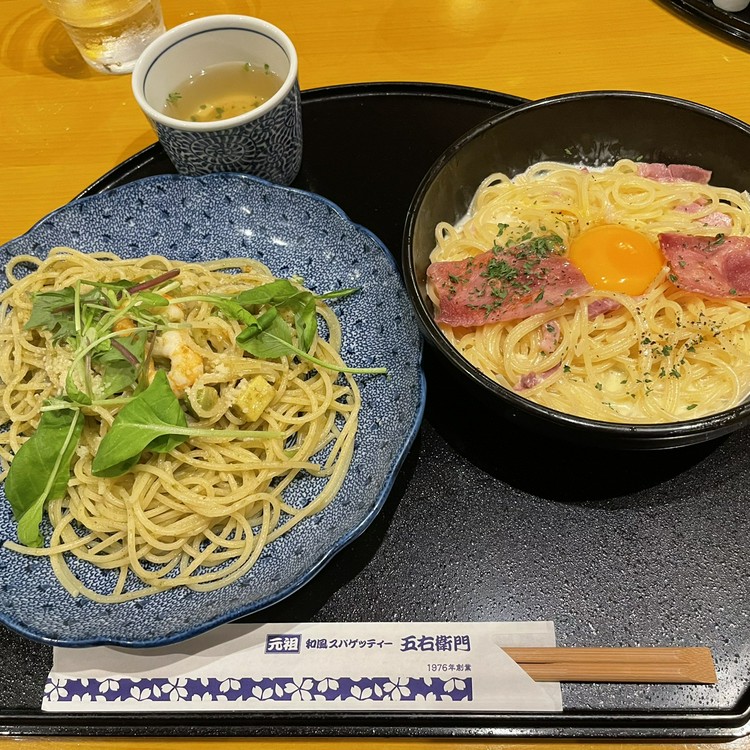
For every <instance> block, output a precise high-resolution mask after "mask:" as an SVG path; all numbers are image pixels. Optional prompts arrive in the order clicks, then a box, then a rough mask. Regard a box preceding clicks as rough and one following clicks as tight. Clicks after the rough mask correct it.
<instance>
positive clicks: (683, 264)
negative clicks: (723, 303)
mask: <svg viewBox="0 0 750 750" xmlns="http://www.w3.org/2000/svg"><path fill="white" fill-rule="evenodd" d="M659 244H660V246H661V249H662V252H663V253H664V255H665V257H666V259H667V261H668V262H669V266H670V268H671V269H672V273H671V274H670V279H671V280H672V281H673V282H674V284H675V286H678V287H680V289H686V290H688V291H690V292H697V293H698V294H705V295H706V296H707V297H724V298H732V297H746V296H748V295H750V237H725V236H724V235H722V234H717V235H714V236H712V237H704V236H694V235H687V234H671V233H670V234H660V235H659Z"/></svg>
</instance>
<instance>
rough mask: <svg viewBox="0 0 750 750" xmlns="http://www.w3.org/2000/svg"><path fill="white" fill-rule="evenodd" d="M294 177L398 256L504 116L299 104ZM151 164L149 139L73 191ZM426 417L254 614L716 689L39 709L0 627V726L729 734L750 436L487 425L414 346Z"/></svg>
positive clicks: (38, 667)
mask: <svg viewBox="0 0 750 750" xmlns="http://www.w3.org/2000/svg"><path fill="white" fill-rule="evenodd" d="M303 101H304V107H303V111H304V129H305V156H304V164H303V168H302V172H301V174H300V176H299V179H298V180H297V182H296V183H295V184H296V185H297V186H298V187H301V188H305V189H309V190H313V191H315V192H318V193H321V194H322V195H325V196H327V197H328V198H330V199H331V200H333V201H335V202H337V203H338V204H339V205H340V206H341V207H342V208H343V209H344V210H345V211H346V212H347V213H348V214H349V216H350V217H351V218H352V219H354V220H355V221H357V222H361V223H362V224H364V225H365V226H367V227H369V228H370V229H372V230H373V231H374V232H375V233H376V234H378V235H379V236H380V237H381V239H382V240H383V241H384V242H385V243H386V244H387V245H388V247H389V248H390V249H391V251H392V252H393V253H394V255H396V256H397V257H398V256H400V246H401V233H402V227H403V219H404V217H405V214H406V210H407V207H408V205H409V202H410V199H411V196H412V194H413V192H414V191H415V189H416V187H417V185H418V183H419V181H420V179H421V177H422V175H423V174H424V173H425V172H426V171H427V169H428V168H429V166H430V165H431V163H432V162H433V160H434V159H435V158H436V157H437V156H438V155H439V154H440V153H441V151H442V150H443V149H444V148H445V147H446V146H448V145H449V144H450V143H451V142H452V141H453V140H454V139H455V138H457V137H458V136H459V135H460V134H462V133H463V132H464V131H465V130H467V129H468V128H470V127H471V126H473V125H474V124H476V123H478V122H480V121H482V120H483V119H485V118H486V117H488V116H491V115H493V114H495V113H497V112H499V111H502V110H505V109H507V108H509V107H511V106H513V105H515V104H517V103H519V102H520V100H519V99H516V98H514V97H510V96H505V95H503V94H497V93H493V92H487V91H478V90H474V89H466V88H456V87H449V86H440V85H425V84H365V85H352V86H342V87H334V88H329V89H321V90H315V91H308V92H305V93H304V94H303ZM169 171H172V168H171V165H170V164H169V162H168V161H167V159H166V157H165V156H164V153H163V152H162V150H161V148H160V147H159V146H158V145H154V146H151V147H149V148H147V149H145V150H144V151H142V152H141V153H139V154H137V155H136V156H134V157H133V158H131V159H129V160H128V161H126V162H124V163H123V164H122V165H120V166H119V167H117V168H116V169H115V170H113V171H112V172H110V173H109V174H107V175H105V176H104V177H103V178H102V179H101V180H99V181H98V182H97V183H95V184H94V185H92V186H91V187H90V188H89V189H88V190H86V191H85V194H90V193H94V192H97V191H101V190H105V189H108V188H111V187H114V186H116V185H121V184H124V183H126V182H128V181H130V180H133V179H136V178H139V177H145V176H148V175H153V174H159V173H163V172H169ZM425 369H426V371H427V378H428V403H427V416H426V420H425V422H424V425H423V427H422V429H421V430H420V433H419V436H418V439H417V441H416V443H415V446H414V448H413V450H412V451H411V454H410V456H409V457H408V459H407V461H406V463H405V466H404V468H403V470H402V472H401V473H400V475H399V478H398V480H397V483H396V486H395V487H394V489H393V491H392V493H391V495H390V497H389V499H388V501H387V503H386V505H385V508H384V510H383V512H382V513H381V515H380V516H379V517H378V518H377V519H376V520H375V522H374V523H373V525H372V526H371V527H370V528H369V529H368V530H367V531H366V532H365V534H364V535H363V536H362V537H360V538H359V539H358V540H357V541H356V542H354V544H352V545H351V546H350V547H348V548H347V549H345V550H343V551H342V552H341V553H340V554H339V555H338V556H337V557H336V558H335V559H334V560H333V561H332V562H331V563H330V564H329V565H328V566H327V567H326V568H325V570H324V571H323V572H322V573H321V574H319V575H318V576H317V577H316V578H315V579H314V580H313V581H312V582H311V583H310V584H308V585H307V586H305V587H304V588H303V589H302V590H301V591H299V592H298V593H296V594H295V595H293V596H291V597H289V598H288V599H287V600H285V601H283V602H281V603H279V604H277V605H275V606H274V607H272V608H269V609H267V610H264V611H263V612H261V613H259V614H258V615H257V616H256V617H254V618H253V619H254V620H255V621H266V622H284V621H368V620H370V621H372V620H375V621H380V620H384V621H394V620H395V621H407V620H417V621H419V620H455V621H467V620H469V621H471V620H547V619H549V620H553V621H554V622H555V624H556V628H557V638H558V644H559V645H563V646H620V645H623V646H628V645H641V646H691V645H702V646H709V647H710V648H712V649H713V653H714V657H715V660H716V666H717V672H718V678H719V682H718V684H717V685H716V686H685V685H624V684H617V685H601V684H600V685H574V684H566V685H564V686H563V702H564V707H565V710H564V712H563V713H562V714H499V713H488V714H471V715H466V714H463V713H451V712H449V711H446V712H445V713H441V714H439V715H435V714H422V713H418V712H417V713H409V714H403V713H393V714H387V713H367V714H362V713H345V712H342V713H336V714H333V713H325V712H314V711H313V712H309V713H293V714H292V713H257V712H253V713H241V712H233V713H210V714H209V713H203V712H201V713H180V714H158V713H147V714H139V715H134V714H125V713H123V714H104V715H96V714H90V715H85V714H83V715H81V714H78V715H73V714H57V713H56V714H42V713H41V711H40V702H41V698H42V691H43V687H44V682H45V678H46V675H47V672H48V670H49V667H50V664H51V649H50V648H49V647H47V646H43V645H40V644H38V643H34V642H31V641H28V640H25V639H24V638H22V637H20V636H17V635H15V634H14V633H12V632H10V631H8V630H5V629H0V657H1V658H2V661H3V663H4V669H3V670H2V676H0V707H2V709H0V711H1V718H0V732H3V733H11V734H40V735H77V736H80V735H95V736H103V735H130V736H133V735H140V736H183V735H190V736H228V735H232V736H329V735H340V736H346V735H349V736H352V735H358V736H368V737H371V736H452V737H610V738H613V737H619V738H626V737H627V738H648V737H653V738H679V739H681V740H685V739H689V738H708V737H734V736H740V735H743V734H745V733H746V732H747V731H748V728H749V727H750V688H749V687H748V685H749V684H750V664H748V659H747V654H748V653H750V596H749V594H750V584H749V583H748V581H749V580H750V578H749V577H748V573H750V545H748V538H750V534H749V533H748V531H749V527H750V460H749V459H748V455H750V431H749V430H744V431H741V432H737V433H735V434H733V435H731V436H730V437H728V438H726V439H722V440H720V441H716V442H714V443H711V444H704V445H700V446H697V447H691V448H687V449H680V450H677V451H670V452H661V453H658V454H654V455H648V454H642V453H639V454H637V455H634V454H614V453H602V452H597V451H593V450H591V449H585V450H584V449H578V448H575V447H569V446H565V445H561V444H550V443H547V442H542V441H541V440H540V439H539V438H537V437H536V436H534V435H525V434H521V433H519V432H518V430H516V429H513V428H510V427H509V426H508V425H506V424H502V423H493V424H489V425H488V424H487V423H486V421H485V420H484V418H483V415H482V414H473V413H472V409H471V404H467V403H464V401H463V400H462V398H461V394H460V393H457V392H455V391H453V390H451V385H450V381H449V380H448V379H446V377H445V372H444V369H443V367H442V365H441V363H440V362H438V361H435V360H434V358H433V355H432V354H431V353H430V352H429V351H428V352H426V358H425Z"/></svg>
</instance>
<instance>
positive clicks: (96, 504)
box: [0, 248, 360, 602]
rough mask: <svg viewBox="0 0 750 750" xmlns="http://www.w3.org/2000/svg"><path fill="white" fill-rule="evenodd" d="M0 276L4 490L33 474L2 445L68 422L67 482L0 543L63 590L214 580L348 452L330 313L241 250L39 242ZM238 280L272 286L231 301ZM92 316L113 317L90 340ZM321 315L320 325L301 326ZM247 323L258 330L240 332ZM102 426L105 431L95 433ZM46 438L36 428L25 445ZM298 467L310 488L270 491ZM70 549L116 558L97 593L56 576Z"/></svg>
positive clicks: (353, 424) (124, 594)
mask: <svg viewBox="0 0 750 750" xmlns="http://www.w3.org/2000/svg"><path fill="white" fill-rule="evenodd" d="M29 270H30V271H31V272H29ZM7 275H8V280H9V283H10V288H9V289H8V290H7V291H6V292H5V293H4V294H3V295H2V297H1V298H0V380H1V381H2V383H1V385H0V408H1V410H2V418H3V421H5V422H6V424H7V427H8V429H7V431H5V432H3V433H2V437H0V456H1V457H2V461H3V464H4V468H5V471H4V473H3V477H5V478H6V494H7V495H8V496H9V497H10V496H11V494H12V492H11V491H13V492H14V493H15V494H16V495H21V496H22V495H23V492H24V491H26V490H25V489H24V488H26V487H27V486H28V484H29V482H27V480H28V479H33V477H22V476H19V477H18V478H17V480H16V482H15V484H13V482H12V481H11V480H12V477H8V476H7V474H8V467H9V466H10V471H11V473H12V472H13V471H14V470H15V469H16V467H15V466H14V457H18V458H19V467H20V466H21V463H22V462H21V460H20V456H19V451H20V450H23V447H24V446H25V444H26V443H27V441H30V440H31V439H32V437H33V435H34V434H35V431H43V430H42V429H41V428H40V423H42V420H43V418H44V415H45V414H46V415H48V416H49V419H50V420H51V422H50V424H51V425H52V427H54V426H55V425H54V422H53V421H52V420H54V419H55V418H58V419H59V418H60V415H61V414H68V415H69V419H68V422H69V423H70V427H69V428H68V427H67V424H68V422H65V426H64V427H63V432H64V431H65V430H68V432H67V433H66V434H67V435H68V437H69V436H70V435H74V434H75V430H76V429H77V423H76V422H75V420H76V419H79V418H80V419H81V424H82V426H81V428H80V439H78V441H77V443H75V441H73V442H74V443H75V444H74V450H73V452H72V456H71V460H70V465H71V470H70V478H69V481H68V483H67V487H66V488H65V490H64V492H62V493H61V494H60V493H57V494H58V496H54V495H55V491H54V487H53V488H52V491H51V492H50V493H49V494H50V497H49V501H48V503H47V506H48V507H47V513H48V516H49V522H50V524H51V527H52V531H51V536H50V537H49V539H48V541H47V545H46V546H45V547H33V546H24V545H21V544H16V543H12V542H9V543H6V546H7V547H10V548H11V549H13V550H16V551H19V552H23V553H25V554H37V555H46V556H49V558H50V560H51V564H52V568H53V570H54V572H55V574H56V575H57V577H58V578H59V579H60V581H61V582H62V583H63V585H64V586H65V587H66V588H67V589H68V590H69V591H70V592H71V594H73V595H78V594H83V595H85V596H88V597H90V598H92V599H94V600H96V601H106V602H113V601H124V600H128V599H133V598H137V597H142V596H145V595H148V594H152V593H155V592H158V591H162V590H165V589H168V588H173V587H176V586H187V587H190V588H192V589H197V590H210V589H215V588H218V587H222V586H226V585H228V584H229V583H231V582H233V581H236V580H237V579H238V578H240V577H241V576H242V575H243V574H245V573H246V572H247V571H248V570H249V569H250V568H251V567H252V566H253V565H254V564H255V562H256V561H257V559H258V557H259V555H260V554H261V552H262V551H263V549H264V548H265V547H266V545H268V544H269V543H270V542H272V541H273V540H274V539H276V538H278V537H279V536H281V535H282V534H285V533H286V532H287V531H289V530H290V529H291V528H292V527H293V526H294V525H295V524H297V523H299V522H300V521H301V520H302V519H304V518H306V517H308V516H310V515H311V514H314V513H317V512H319V511H320V510H321V509H323V508H325V507H326V505H327V504H328V503H329V502H331V500H332V498H334V497H335V495H336V492H337V490H338V489H339V487H340V486H341V483H342V481H343V479H344V477H345V475H346V472H347V468H348V466H349V463H350V460H351V456H352V451H353V445H354V438H355V433H356V430H357V418H358V412H359V409H360V396H359V391H358V388H357V384H356V382H355V380H354V378H353V376H352V374H351V372H353V371H354V370H351V368H349V369H350V371H349V372H343V371H344V370H346V369H347V368H346V366H345V364H344V362H343V361H342V360H341V357H340V356H339V353H338V350H339V346H340V343H341V327H340V324H339V322H338V320H337V318H336V316H335V314H334V313H333V312H332V310H331V308H330V307H329V306H328V305H327V304H326V303H325V301H324V300H322V299H321V298H320V297H314V295H312V294H311V293H309V292H306V291H305V290H303V288H302V287H301V286H300V285H299V284H297V283H294V284H291V283H290V282H288V281H284V282H283V289H281V291H280V292H279V290H278V287H279V282H278V280H275V279H274V277H273V276H272V275H271V273H270V271H269V270H268V269H267V268H266V267H265V266H263V265H262V264H261V263H259V262H257V261H254V260H250V259H231V260H226V261H216V262H211V263H193V264H187V263H182V262H177V261H170V260H167V259H166V258H163V257H159V256H152V257H146V258H141V259H138V260H122V259H120V258H118V257H117V256H115V255H113V254H109V253H107V254H104V253H97V254H91V255H89V254H84V253H80V252H76V251H75V250H71V249H68V248H57V249H54V250H52V251H51V252H50V254H49V256H48V258H47V259H45V260H43V261H40V260H39V259H37V258H33V257H30V256H23V257H17V258H15V259H14V260H13V261H12V262H11V263H10V264H9V266H8V268H7ZM144 282H145V283H144ZM155 282H158V284H157V283H155ZM274 282H276V283H275V285H274ZM97 285H99V286H97ZM269 285H271V286H269ZM70 290H73V291H70ZM248 290H256V291H257V290H273V291H274V294H276V296H275V297H273V299H271V300H270V302H268V301H266V303H265V304H263V303H262V302H259V301H258V300H257V299H255V298H253V301H252V302H248V303H247V304H245V306H244V308H242V309H240V307H241V306H240V305H233V302H234V301H236V300H239V301H240V302H241V301H242V300H243V297H242V294H247V293H248ZM51 293H54V294H61V295H62V294H63V293H67V297H65V298H61V299H60V300H56V298H55V297H54V296H53V294H51ZM270 294H271V292H270V291H269V292H268V294H267V295H266V296H268V295H270ZM238 295H239V296H238ZM256 296H257V295H256ZM261 296H263V295H262V294H261ZM68 300H71V301H70V302H68ZM310 300H312V302H311V301H310ZM71 307H74V308H75V309H74V310H72V311H71ZM125 309H127V314H123V310H125ZM277 313H278V314H277ZM45 316H46V318H45ZM97 316H100V317H97ZM272 319H273V323H269V321H271V320H272ZM38 320H42V321H43V323H42V324H39V325H35V324H36V323H37V322H38ZM45 320H46V323H44V321H45ZM104 320H106V321H110V320H111V321H114V323H113V325H112V332H111V333H109V332H105V333H104V334H103V335H102V336H99V339H96V341H98V344H96V346H94V344H93V343H90V340H92V339H94V337H95V336H97V335H99V333H101V331H100V330H99V329H97V328H96V326H95V325H94V324H93V323H92V322H91V321H104ZM87 321H88V324H90V326H91V327H90V328H88V329H87V327H86V326H87ZM253 321H255V323H253ZM258 321H259V322H258ZM321 323H322V327H323V329H324V330H325V333H326V335H325V336H321V335H317V329H318V327H319V325H320V324H321ZM254 325H255V326H256V328H257V330H256V329H255V328H253V326H254ZM311 325H312V326H313V328H314V330H312V331H311V330H310V326H311ZM264 326H265V328H264ZM279 326H280V327H279ZM261 329H262V332H263V334H264V335H265V339H264V338H263V337H262V336H260V338H259V337H257V336H256V337H255V338H253V336H254V334H256V333H257V332H258V331H260V330H261ZM90 331H96V332H95V333H91V332H90ZM284 331H288V332H289V342H288V343H289V345H291V346H293V347H296V348H297V349H298V350H300V352H302V350H303V349H304V347H303V345H302V342H301V339H309V340H310V343H311V345H310V349H309V351H307V352H305V353H304V354H305V356H302V354H300V356H297V355H295V353H294V352H293V351H291V350H289V349H288V347H287V344H278V338H273V337H272V336H271V335H270V334H272V333H274V332H275V335H276V336H277V337H278V336H281V337H282V338H283V337H284V335H285V334H284ZM87 336H88V338H87ZM105 337H108V338H105ZM128 337H129V338H128ZM138 337H140V338H138ZM241 340H246V341H247V342H249V343H246V347H247V348H245V349H243V348H241V347H240V346H238V342H239V341H241ZM82 342H83V343H82ZM259 342H261V343H259ZM125 343H127V346H125V345H124V344H125ZM253 346H261V348H262V349H263V348H264V347H265V348H264V349H263V350H264V351H266V352H267V355H268V356H261V355H260V354H257V351H256V350H255V349H253V348H252V347H253ZM279 346H280V347H281V351H278V347H279ZM76 347H77V348H76ZM87 347H88V349H87ZM269 347H270V349H269ZM274 347H276V349H277V351H274V350H273V349H274ZM123 349H129V350H130V355H128V354H127V353H126V352H123ZM249 351H254V352H256V354H255V355H253V356H251V355H250V354H249V353H248V352H249ZM81 352H84V354H81ZM261 353H262V352H261ZM131 355H132V356H131ZM129 368H130V369H129ZM123 373H125V375H124V376H123ZM128 374H129V376H130V381H128ZM118 378H120V380H118ZM123 383H125V385H122V384H123ZM149 384H150V385H149ZM159 388H160V389H161V390H159ZM144 389H145V390H144ZM139 393H140V394H141V396H140V400H139V402H138V404H137V405H134V402H135V401H136V398H135V397H136V396H138V394H139ZM145 393H149V394H150V396H148V397H145V398H146V400H148V398H150V399H151V400H150V402H149V403H146V401H144V400H143V397H144V394H145ZM178 399H179V407H178V408H179V409H180V410H181V413H183V416H180V414H178V413H177V412H176V411H175V404H177V403H178ZM139 409H140V411H139ZM126 410H128V411H127V412H126ZM149 410H150V411H149ZM78 415H80V417H79V416H78ZM144 415H145V416H144ZM118 416H119V417H120V419H119V421H118ZM125 417H127V419H125ZM160 420H162V421H165V420H166V421H167V422H169V425H172V424H174V425H178V426H167V427H163V425H162V424H160ZM170 420H171V421H170ZM154 424H155V425H156V427H154ZM180 425H182V426H180ZM115 427H117V428H118V430H119V433H118V434H119V435H121V438H120V439H115V440H114V441H112V440H110V441H108V442H107V443H105V441H106V440H107V435H108V434H110V433H111V434H112V435H114V434H115V432H114V430H115ZM149 429H162V430H166V432H167V433H168V434H167V435H166V436H161V437H159V438H158V439H155V440H153V442H150V443H148V445H147V446H146V448H145V449H144V450H143V452H142V454H141V455H140V456H138V455H136V457H135V459H133V457H132V456H131V457H129V456H127V455H125V454H127V452H128V449H129V448H130V442H131V441H132V442H136V441H137V440H139V439H145V440H149V439H150V435H147V436H146V438H143V432H144V431H146V430H149ZM170 429H171V430H173V431H176V433H170V432H169V431H170ZM161 434H162V433H159V435H161ZM48 435H49V436H50V437H49V440H52V441H53V442H54V440H56V439H58V437H59V439H60V440H61V447H60V450H59V451H58V453H57V454H56V455H59V456H62V455H63V453H64V447H65V446H64V440H63V438H64V437H65V435H62V436H61V437H60V435H61V433H60V430H58V431H57V432H54V431H53V430H52V429H51V428H50V429H47V430H46V432H45V440H48V438H47V436H48ZM228 435H229V437H228ZM246 435H247V436H248V437H245V436H246ZM49 440H48V443H49ZM160 441H161V442H160ZM165 441H166V442H165ZM170 441H171V443H170ZM172 443H173V444H172ZM46 450H48V444H46V445H43V444H42V442H41V439H40V441H39V445H38V446H37V451H38V452H39V454H40V455H44V452H45V451H46ZM104 454H106V455H104ZM120 454H122V455H120ZM64 462H65V460H64V459H63V463H64ZM118 462H120V463H118ZM128 464H132V465H130V467H129V468H128V469H127V470H126V471H124V472H122V473H119V474H117V472H119V471H121V469H122V467H123V466H126V465H128ZM55 468H58V469H59V468H60V467H59V466H58V467H53V469H51V470H50V469H48V470H47V471H48V473H50V475H52V474H54V469H55ZM20 471H21V468H19V472H20ZM40 471H43V469H42V467H40ZM115 474H116V475H115ZM302 476H305V477H307V478H308V479H309V478H311V477H312V478H313V480H312V481H313V483H314V485H315V492H314V493H313V495H314V496H313V497H309V496H306V497H305V498H304V500H300V499H299V497H298V495H299V493H297V494H296V495H295V494H294V493H292V495H293V497H292V499H288V498H287V492H288V490H289V488H290V486H294V485H293V483H294V482H295V480H296V479H298V478H299V477H302ZM66 478H67V475H66ZM32 484H33V482H32ZM49 484H51V482H50V483H48V485H47V487H48V488H49ZM12 485H13V486H12ZM303 494H304V493H303ZM308 495H309V493H308ZM295 498H296V499H295ZM32 499H33V498H32ZM21 500H23V497H22V498H21ZM16 502H19V501H16ZM14 510H16V508H15V506H14ZM29 512H31V511H29ZM40 513H41V511H40ZM16 515H17V517H18V515H19V514H18V513H17V514H16ZM25 523H26V520H25V519H24V518H21V520H20V521H19V530H20V531H21V532H23V531H24V524H25ZM26 534H27V536H28V529H26ZM27 544H28V542H27ZM71 561H72V563H71ZM80 561H84V562H86V563H91V564H92V565H95V566H97V567H99V568H101V569H104V570H109V571H116V575H115V574H112V576H113V579H114V580H115V582H114V584H113V586H112V588H111V590H109V591H99V590H91V589H89V588H87V587H86V586H85V585H84V584H83V583H82V582H81V581H80V580H79V578H78V577H77V576H76V575H75V573H74V570H75V569H77V566H79V565H80V564H81V563H80Z"/></svg>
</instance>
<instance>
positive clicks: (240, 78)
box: [164, 62, 282, 122]
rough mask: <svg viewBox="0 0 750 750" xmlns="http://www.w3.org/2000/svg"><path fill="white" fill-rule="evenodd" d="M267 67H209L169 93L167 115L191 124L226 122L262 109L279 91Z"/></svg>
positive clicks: (241, 64) (239, 64) (277, 81)
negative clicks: (262, 105) (231, 118)
mask: <svg viewBox="0 0 750 750" xmlns="http://www.w3.org/2000/svg"><path fill="white" fill-rule="evenodd" d="M281 83H282V81H281V78H279V76H278V75H276V73H274V72H273V71H272V70H271V68H270V67H269V66H268V65H254V64H252V63H248V62H230V63H221V64H220V65H210V66H208V67H207V68H204V69H203V70H201V71H200V72H199V73H197V74H195V75H191V76H190V77H189V78H187V79H186V80H184V81H183V82H182V83H181V84H180V85H179V86H177V88H175V89H174V90H173V91H172V92H170V94H169V96H168V97H167V99H166V101H165V102H164V114H165V115H169V116H170V117H175V118H177V119H178V120H186V121H188V122H216V121H217V120H226V119H228V118H230V117H237V115H244V114H245V113H246V112H251V111H252V110H254V109H256V108H257V107H259V106H260V105H261V104H263V102H265V101H268V99H270V98H271V97H272V96H273V95H274V94H275V93H276V92H277V91H278V90H279V89H280V88H281Z"/></svg>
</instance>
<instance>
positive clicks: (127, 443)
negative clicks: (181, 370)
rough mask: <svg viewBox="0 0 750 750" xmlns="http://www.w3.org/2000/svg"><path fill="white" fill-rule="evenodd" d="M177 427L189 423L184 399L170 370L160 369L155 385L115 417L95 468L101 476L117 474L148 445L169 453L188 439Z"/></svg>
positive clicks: (155, 450) (133, 462)
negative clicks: (173, 385) (177, 393)
mask: <svg viewBox="0 0 750 750" xmlns="http://www.w3.org/2000/svg"><path fill="white" fill-rule="evenodd" d="M173 427H182V428H185V427H187V419H186V418H185V413H184V412H183V411H182V407H181V406H180V402H179V401H178V400H177V397H176V396H175V395H174V393H173V392H172V389H171V388H170V387H169V381H168V380H167V376H166V373H165V372H164V371H163V370H159V371H158V372H157V373H156V376H155V377H154V379H153V381H152V383H151V385H150V386H149V387H148V388H147V389H146V390H145V391H143V393H141V394H139V395H138V396H136V397H135V398H134V399H133V400H132V401H130V402H129V403H128V404H127V405H126V406H125V407H123V409H122V411H121V412H120V413H119V414H118V415H117V416H116V417H115V420H114V422H113V423H112V427H110V430H109V432H108V433H107V434H106V435H105V436H104V438H103V439H102V441H101V443H100V444H99V450H98V451H97V452H96V456H94V461H93V463H92V467H91V469H92V472H93V474H94V476H97V477H117V476H120V475H121V474H124V473H125V472H127V471H128V470H129V469H131V468H132V467H133V466H135V465H136V464H137V463H138V461H139V460H140V457H141V453H143V451H145V450H146V449H148V450H150V451H154V452H156V453H167V452H168V451H170V450H172V448H174V447H175V446H177V445H179V444H180V443H182V442H184V441H185V440H186V439H187V437H188V436H187V435H185V434H175V433H174V432H172V431H171V428H173Z"/></svg>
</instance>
